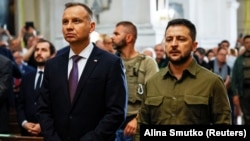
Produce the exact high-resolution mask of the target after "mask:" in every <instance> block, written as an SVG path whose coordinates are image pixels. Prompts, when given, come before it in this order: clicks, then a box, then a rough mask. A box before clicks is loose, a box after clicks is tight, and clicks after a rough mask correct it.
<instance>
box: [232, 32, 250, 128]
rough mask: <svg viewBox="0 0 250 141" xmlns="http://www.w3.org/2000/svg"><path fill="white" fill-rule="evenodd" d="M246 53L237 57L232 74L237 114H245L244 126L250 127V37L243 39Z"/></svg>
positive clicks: (246, 36)
mask: <svg viewBox="0 0 250 141" xmlns="http://www.w3.org/2000/svg"><path fill="white" fill-rule="evenodd" d="M243 46H244V47H245V52H244V53H243V54H241V55H240V56H238V57H237V59H236V60H235V63H234V67H233V72H232V90H233V94H234V97H233V102H234V105H235V108H236V110H235V114H236V116H240V114H241V112H242V113H243V124H245V125H250V102H249V101H250V35H245V36H244V37H243Z"/></svg>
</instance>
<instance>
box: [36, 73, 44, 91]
mask: <svg viewBox="0 0 250 141" xmlns="http://www.w3.org/2000/svg"><path fill="white" fill-rule="evenodd" d="M38 73H39V76H38V79H37V82H36V90H38V89H39V88H40V86H41V81H42V76H43V72H42V71H39V72H38Z"/></svg>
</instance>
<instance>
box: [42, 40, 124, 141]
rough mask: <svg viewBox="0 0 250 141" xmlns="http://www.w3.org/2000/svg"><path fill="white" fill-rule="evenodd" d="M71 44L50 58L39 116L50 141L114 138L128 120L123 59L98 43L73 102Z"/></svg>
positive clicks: (97, 140) (95, 140) (106, 139)
mask: <svg viewBox="0 0 250 141" xmlns="http://www.w3.org/2000/svg"><path fill="white" fill-rule="evenodd" d="M68 61H69V47H68V48H67V49H66V50H64V51H63V52H61V53H60V55H57V56H56V57H55V58H53V59H51V60H49V61H47V63H46V65H45V72H44V81H43V89H42V93H41V95H40V96H41V97H40V98H39V106H38V107H39V108H38V112H39V117H40V118H39V119H40V124H41V127H42V132H43V134H44V137H45V140H46V141H111V140H114V138H115V132H116V130H117V129H118V128H119V126H120V125H121V123H122V122H123V121H124V120H125V113H126V106H127V85H126V77H125V73H124V66H123V63H122V60H121V59H120V58H119V57H117V56H115V55H112V54H110V53H108V52H106V51H104V50H101V49H99V48H98V47H96V46H95V45H94V49H93V51H92V53H91V54H90V57H89V58H88V60H87V63H86V66H85V69H84V70H83V72H82V75H81V78H80V80H79V82H78V87H77V90H76V94H75V97H74V100H73V103H72V104H71V102H70V97H69V87H68Z"/></svg>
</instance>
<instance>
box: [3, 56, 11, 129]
mask: <svg viewBox="0 0 250 141" xmlns="http://www.w3.org/2000/svg"><path fill="white" fill-rule="evenodd" d="M12 68H13V66H12V62H11V60H9V59H8V58H7V57H5V56H3V55H0V133H9V126H8V123H9V122H8V120H9V119H8V117H9V112H8V95H9V92H10V90H12V82H13V81H12V78H13V77H12Z"/></svg>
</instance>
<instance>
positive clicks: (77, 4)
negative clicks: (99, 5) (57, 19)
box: [64, 2, 93, 20]
mask: <svg viewBox="0 0 250 141" xmlns="http://www.w3.org/2000/svg"><path fill="white" fill-rule="evenodd" d="M73 6H82V7H83V8H84V9H85V10H86V11H87V12H88V14H89V19H90V20H91V19H92V18H93V12H92V10H91V9H90V8H89V7H88V6H87V5H85V4H83V3H80V2H68V3H66V4H65V9H67V8H69V7H73ZM65 9H64V10H65Z"/></svg>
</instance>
